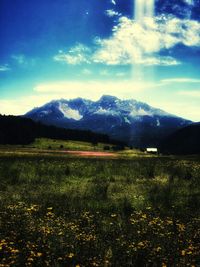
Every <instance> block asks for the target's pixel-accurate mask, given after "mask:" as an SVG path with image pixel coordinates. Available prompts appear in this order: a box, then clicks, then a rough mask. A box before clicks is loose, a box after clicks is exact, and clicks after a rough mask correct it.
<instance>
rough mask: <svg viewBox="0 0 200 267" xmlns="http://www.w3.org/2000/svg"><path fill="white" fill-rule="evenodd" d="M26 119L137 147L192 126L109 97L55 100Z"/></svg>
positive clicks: (158, 111)
mask: <svg viewBox="0 0 200 267" xmlns="http://www.w3.org/2000/svg"><path fill="white" fill-rule="evenodd" d="M25 117H28V118H31V119H33V120H35V121H41V122H43V123H45V124H51V125H56V126H59V127H64V128H72V129H84V130H92V131H94V132H100V133H104V134H108V135H109V136H111V137H112V138H116V139H118V140H122V141H125V142H126V143H128V144H130V145H134V146H137V147H145V146H152V145H157V144H158V143H159V142H160V140H161V139H162V138H164V137H166V136H167V135H168V134H171V133H172V132H173V131H175V130H177V129H179V128H182V127H184V126H187V125H189V124H190V123H191V121H188V120H185V119H183V118H180V117H177V116H175V115H172V114H169V113H167V112H165V111H163V110H160V109H157V108H153V107H151V106H149V105H147V104H145V103H142V102H138V101H136V100H133V99H131V100H120V99H118V98H117V97H114V96H108V95H104V96H102V97H101V98H100V99H99V100H98V101H91V100H86V99H83V98H76V99H72V100H65V99H61V100H54V101H51V102H50V103H47V104H46V105H44V106H42V107H39V108H34V109H33V110H31V111H30V112H28V113H27V114H25Z"/></svg>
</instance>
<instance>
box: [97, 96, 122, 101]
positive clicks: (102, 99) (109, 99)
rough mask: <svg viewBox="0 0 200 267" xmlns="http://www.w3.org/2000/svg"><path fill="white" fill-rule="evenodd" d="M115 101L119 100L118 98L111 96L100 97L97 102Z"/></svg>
mask: <svg viewBox="0 0 200 267" xmlns="http://www.w3.org/2000/svg"><path fill="white" fill-rule="evenodd" d="M116 100H119V98H117V97H116V96H112V95H102V97H101V98H100V99H99V101H98V102H107V101H109V102H115V101H116Z"/></svg>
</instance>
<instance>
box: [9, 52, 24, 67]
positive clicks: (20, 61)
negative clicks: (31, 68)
mask: <svg viewBox="0 0 200 267" xmlns="http://www.w3.org/2000/svg"><path fill="white" fill-rule="evenodd" d="M11 58H12V59H13V60H15V61H16V62H17V63H18V64H19V65H23V64H26V57H25V56H24V55H23V54H19V55H12V56H11Z"/></svg>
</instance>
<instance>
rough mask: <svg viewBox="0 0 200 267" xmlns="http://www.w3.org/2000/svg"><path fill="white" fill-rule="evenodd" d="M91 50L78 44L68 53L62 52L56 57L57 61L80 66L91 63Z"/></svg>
mask: <svg viewBox="0 0 200 267" xmlns="http://www.w3.org/2000/svg"><path fill="white" fill-rule="evenodd" d="M89 55H90V49H89V48H88V47H87V46H84V45H82V44H78V45H76V46H75V47H73V48H71V49H70V50H69V51H68V52H67V53H65V52H63V51H62V50H60V51H59V54H58V55H56V56H54V60H55V61H60V62H65V63H67V64H70V65H79V64H82V63H88V64H89V63H90V60H89Z"/></svg>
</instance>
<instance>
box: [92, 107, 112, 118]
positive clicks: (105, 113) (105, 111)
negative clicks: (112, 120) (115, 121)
mask: <svg viewBox="0 0 200 267" xmlns="http://www.w3.org/2000/svg"><path fill="white" fill-rule="evenodd" d="M94 113H95V114H102V115H113V116H114V115H116V114H117V112H116V111H113V110H110V109H104V108H102V107H100V108H99V109H98V110H97V111H95V112H94Z"/></svg>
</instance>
